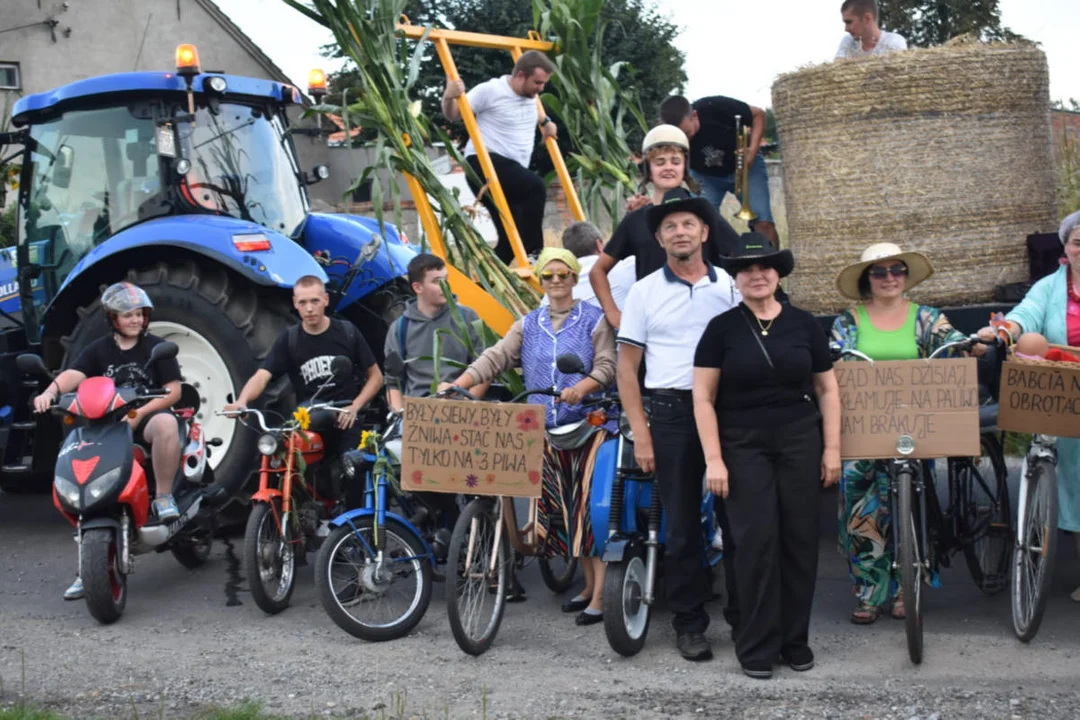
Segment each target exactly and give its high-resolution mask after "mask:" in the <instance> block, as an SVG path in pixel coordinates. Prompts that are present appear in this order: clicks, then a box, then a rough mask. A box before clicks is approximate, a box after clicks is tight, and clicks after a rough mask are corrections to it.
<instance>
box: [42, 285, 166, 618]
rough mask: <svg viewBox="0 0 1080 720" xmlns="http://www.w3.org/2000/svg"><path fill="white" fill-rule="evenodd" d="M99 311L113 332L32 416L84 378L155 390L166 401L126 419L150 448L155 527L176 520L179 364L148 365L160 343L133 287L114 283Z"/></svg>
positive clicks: (79, 593)
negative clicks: (161, 390) (174, 409)
mask: <svg viewBox="0 0 1080 720" xmlns="http://www.w3.org/2000/svg"><path fill="white" fill-rule="evenodd" d="M101 307H102V310H103V311H104V312H105V316H106V319H107V320H108V323H109V327H110V328H111V329H112V332H111V333H109V334H108V335H105V336H103V337H100V338H98V339H97V340H95V341H94V342H92V343H90V344H89V345H87V346H86V347H85V348H83V349H82V352H80V353H79V355H78V356H77V357H76V358H75V362H74V363H72V365H71V367H70V368H68V369H67V370H65V371H64V372H62V373H60V374H59V375H57V376H56V379H55V380H53V381H52V382H51V383H49V386H48V387H47V388H45V392H43V393H41V394H40V395H38V396H37V397H36V398H34V410H35V412H39V413H43V412H46V411H47V410H48V409H49V407H50V406H51V405H52V404H53V403H54V402H56V399H57V398H58V397H60V396H61V395H63V394H64V393H68V392H73V391H74V390H75V389H76V388H78V387H79V384H80V383H82V381H83V380H85V379H86V378H88V377H101V376H104V377H108V378H112V380H113V382H114V383H115V384H116V386H117V387H160V388H164V389H165V390H167V391H168V393H169V394H168V395H166V396H165V397H163V398H159V399H157V400H153V401H151V402H149V403H147V404H146V405H143V406H142V407H141V408H139V409H138V410H136V411H135V414H134V416H133V417H128V418H126V420H127V423H128V424H129V425H130V426H131V429H132V435H133V438H134V441H135V442H136V443H138V444H139V445H143V446H146V445H149V446H150V457H151V461H152V465H153V469H154V480H155V482H156V485H157V497H156V498H155V499H154V503H153V507H154V511H155V513H156V514H157V520H158V522H168V521H169V520H173V519H175V518H177V517H179V516H180V511H179V509H178V508H177V507H176V501H175V500H174V499H173V496H172V488H173V480H174V478H175V477H176V474H177V472H178V471H179V470H180V452H181V447H180V426H179V424H178V421H177V419H176V416H175V415H173V414H172V412H170V410H169V409H170V408H171V407H172V406H173V405H174V404H175V403H176V402H177V401H178V400H179V399H180V380H181V375H180V364H179V363H178V362H177V361H176V358H168V359H163V360H158V361H157V362H156V363H154V364H153V365H149V366H148V363H149V360H150V351H151V349H153V347H154V346H155V345H157V344H159V343H162V342H165V341H164V340H163V339H162V338H159V337H157V336H156V335H151V334H150V333H149V332H148V331H147V330H148V328H149V327H150V312H151V310H153V308H154V304H153V303H152V302H151V301H150V296H148V295H147V294H146V292H145V291H144V290H143V289H142V288H140V287H139V286H137V285H133V284H132V283H129V282H118V283H115V284H114V285H110V286H109V287H108V288H106V289H105V292H104V293H102V295H101ZM83 595H84V593H83V586H82V579H81V578H78V577H77V578H75V582H74V583H73V584H72V585H71V587H69V588H68V589H67V591H66V592H65V593H64V599H65V600H79V599H81V598H82V597H83Z"/></svg>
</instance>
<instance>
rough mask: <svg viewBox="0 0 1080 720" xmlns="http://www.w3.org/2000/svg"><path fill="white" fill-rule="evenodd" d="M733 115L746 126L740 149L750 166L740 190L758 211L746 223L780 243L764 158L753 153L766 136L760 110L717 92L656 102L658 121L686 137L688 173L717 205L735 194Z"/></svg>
mask: <svg viewBox="0 0 1080 720" xmlns="http://www.w3.org/2000/svg"><path fill="white" fill-rule="evenodd" d="M736 116H738V117H739V123H738V124H739V125H740V126H741V127H745V126H747V125H749V126H750V145H749V146H748V147H747V149H746V151H745V152H744V153H743V157H744V160H745V162H747V163H749V164H750V173H749V183H748V184H749V188H747V189H746V190H744V192H749V193H750V209H751V210H752V211H753V212H754V214H755V215H757V219H756V220H752V221H751V222H750V227H751V229H752V230H754V231H755V232H760V233H762V234H764V235H765V236H766V237H768V238H769V240H771V241H772V243H773V245H775V246H777V247H779V245H780V239H779V238H778V237H777V235H776V225H775V223H774V222H773V214H772V205H771V203H770V200H769V173H768V171H767V170H766V168H765V158H763V157H761V155H760V154H759V153H758V148H759V147H760V146H761V141H762V139H763V138H764V136H765V111H764V110H762V109H761V108H757V107H754V106H752V105H747V104H746V103H744V102H743V101H741V100H735V99H733V98H729V97H724V96H722V95H716V96H713V97H707V98H701V99H700V100H697V101H695V102H694V103H693V104H692V105H691V104H690V102H689V101H688V100H687V99H686V98H684V97H682V96H681V95H672V96H671V97H668V98H666V99H665V100H664V102H662V103H660V120H661V122H665V123H669V124H671V125H675V126H677V127H679V128H681V129H682V131H683V132H685V133H686V136H687V137H688V138H690V174H691V175H692V176H693V178H694V179H695V180H697V181H698V183H699V184H700V185H701V187H702V191H703V192H704V194H705V197H707V198H708V199H709V202H711V203H712V204H713V205H715V206H717V207H719V206H720V203H722V202H723V201H724V196H725V195H726V194H727V193H729V192H735V170H736V168H737V166H738V158H737V156H736V151H735V143H736V122H735V117H736Z"/></svg>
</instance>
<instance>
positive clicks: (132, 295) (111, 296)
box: [101, 282, 154, 315]
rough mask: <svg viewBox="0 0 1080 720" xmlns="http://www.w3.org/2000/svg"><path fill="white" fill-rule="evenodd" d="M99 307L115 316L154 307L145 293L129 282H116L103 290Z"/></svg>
mask: <svg viewBox="0 0 1080 720" xmlns="http://www.w3.org/2000/svg"><path fill="white" fill-rule="evenodd" d="M101 305H102V307H104V308H105V312H107V313H115V314H117V315H123V314H124V313H126V312H131V311H132V310H138V309H139V308H144V309H146V310H152V309H153V307H154V303H152V302H150V296H149V295H147V294H146V291H144V290H143V289H142V288H141V287H139V286H138V285H134V284H132V283H129V282H118V283H115V284H113V285H110V286H109V287H107V288H105V292H103V293H102V294H101Z"/></svg>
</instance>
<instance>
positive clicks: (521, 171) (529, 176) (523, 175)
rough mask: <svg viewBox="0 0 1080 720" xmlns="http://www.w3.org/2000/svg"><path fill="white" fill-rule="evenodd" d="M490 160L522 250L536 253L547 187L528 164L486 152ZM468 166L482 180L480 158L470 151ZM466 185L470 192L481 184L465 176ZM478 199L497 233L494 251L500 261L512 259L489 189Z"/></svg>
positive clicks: (541, 243)
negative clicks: (525, 166)
mask: <svg viewBox="0 0 1080 720" xmlns="http://www.w3.org/2000/svg"><path fill="white" fill-rule="evenodd" d="M490 155H491V164H492V165H494V166H495V174H496V175H498V177H499V184H500V185H501V186H502V191H503V194H504V195H506V203H507V205H509V206H510V215H511V216H512V217H513V218H514V225H516V226H517V231H518V234H519V235H520V236H521V242H522V243H523V244H524V245H525V253H526V254H529V255H531V254H533V253H538V252H540V251H541V250H543V249H544V203H545V202H547V188H546V187H545V186H544V181H543V180H541V179H540V176H539V175H537V174H536V173H534V172H532V171H531V170H529V169H528V168H524V167H522V166H521V165H519V164H518V163H516V162H514V161H513V160H510V159H509V158H505V157H503V156H502V155H496V154H495V153H490ZM466 161H467V162H468V163H469V166H470V167H471V168H472V169H473V170H474V171H475V172H476V174H477V175H478V176H479V177H480V178H481V180H484V171H483V170H482V169H480V158H478V157H477V156H476V155H470V156H469V157H468V158H466ZM469 187H470V188H472V191H473V193H474V194H475V193H479V192H480V188H481V187H482V185H477V184H476V183H475V182H473V180H472V178H469ZM482 202H483V203H484V207H485V208H487V211H488V212H489V213H491V219H492V221H493V222H494V223H495V229H496V230H497V231H498V233H499V242H498V244H497V245H496V246H495V254H496V255H498V256H499V259H500V260H502V261H503V262H504V263H509V262H510V261H511V260H513V259H514V251H513V250H512V249H511V247H510V238H509V237H508V236H507V234H506V230H505V229H504V228H503V224H502V218H501V217H500V214H499V209H498V208H497V207H495V201H494V200H492V198H491V192H490V191H485V192H484V197H483V200H482Z"/></svg>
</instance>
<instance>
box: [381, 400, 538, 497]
mask: <svg viewBox="0 0 1080 720" xmlns="http://www.w3.org/2000/svg"><path fill="white" fill-rule="evenodd" d="M402 433H403V437H402V443H401V485H402V487H403V488H404V489H406V490H410V491H418V490H419V491H423V492H445V493H465V494H467V495H514V496H518V497H540V491H541V487H542V483H541V480H542V477H543V466H544V408H543V407H541V406H539V405H528V404H510V403H483V402H474V401H471V400H439V399H434V398H405V417H404V422H403V424H402Z"/></svg>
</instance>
